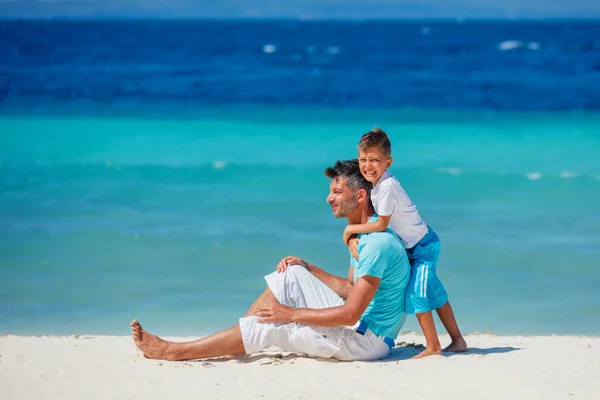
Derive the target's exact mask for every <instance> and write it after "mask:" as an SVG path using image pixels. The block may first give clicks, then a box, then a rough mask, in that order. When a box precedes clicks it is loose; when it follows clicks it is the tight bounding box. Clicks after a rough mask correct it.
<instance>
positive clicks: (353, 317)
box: [342, 308, 362, 326]
mask: <svg viewBox="0 0 600 400" xmlns="http://www.w3.org/2000/svg"><path fill="white" fill-rule="evenodd" d="M361 316H362V313H359V312H358V311H357V310H356V309H352V308H348V309H347V310H345V311H344V314H343V315H342V325H345V326H353V325H354V324H356V323H357V322H358V320H359V319H360V317H361Z"/></svg>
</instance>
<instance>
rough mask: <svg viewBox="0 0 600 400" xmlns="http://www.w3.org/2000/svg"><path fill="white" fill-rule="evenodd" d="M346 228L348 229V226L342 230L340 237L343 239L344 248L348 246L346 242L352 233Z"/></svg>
mask: <svg viewBox="0 0 600 400" xmlns="http://www.w3.org/2000/svg"><path fill="white" fill-rule="evenodd" d="M348 228H349V226H347V227H346V228H344V235H343V236H342V238H343V239H344V244H345V245H346V246H348V240H350V237H351V236H352V233H351V232H350V229H348Z"/></svg>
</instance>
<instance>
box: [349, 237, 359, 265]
mask: <svg viewBox="0 0 600 400" xmlns="http://www.w3.org/2000/svg"><path fill="white" fill-rule="evenodd" d="M358 242H359V240H358V238H357V237H352V238H350V241H349V242H348V248H349V249H350V254H352V257H354V258H356V259H357V260H358Z"/></svg>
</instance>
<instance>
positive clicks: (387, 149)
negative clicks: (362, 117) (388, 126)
mask: <svg viewBox="0 0 600 400" xmlns="http://www.w3.org/2000/svg"><path fill="white" fill-rule="evenodd" d="M375 146H376V147H379V148H380V149H381V150H382V151H383V152H384V153H385V155H386V156H388V157H390V156H391V155H392V143H391V142H390V138H389V137H388V135H387V134H386V133H385V132H384V131H383V129H381V128H379V127H378V126H376V127H374V128H373V129H371V130H370V131H369V132H367V133H365V134H364V135H362V137H361V138H360V142H358V149H359V150H365V149H367V148H369V147H375Z"/></svg>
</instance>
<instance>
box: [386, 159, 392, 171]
mask: <svg viewBox="0 0 600 400" xmlns="http://www.w3.org/2000/svg"><path fill="white" fill-rule="evenodd" d="M392 161H393V159H392V157H390V158H388V160H387V163H386V164H385V168H386V169H387V168H389V167H391V166H392Z"/></svg>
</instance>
